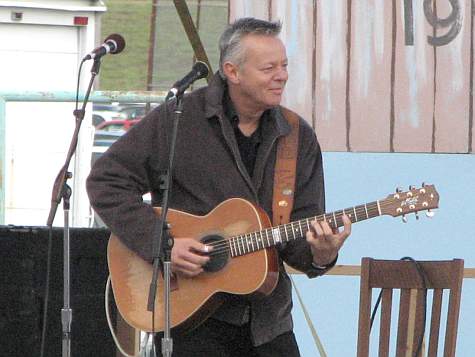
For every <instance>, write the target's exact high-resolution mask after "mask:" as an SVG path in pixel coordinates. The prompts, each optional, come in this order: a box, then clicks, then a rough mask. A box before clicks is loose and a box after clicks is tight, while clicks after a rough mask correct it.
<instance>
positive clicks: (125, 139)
mask: <svg viewBox="0 0 475 357" xmlns="http://www.w3.org/2000/svg"><path fill="white" fill-rule="evenodd" d="M159 116H160V115H159V112H158V110H157V109H156V110H155V111H153V112H152V113H151V114H149V115H148V116H147V117H145V118H144V119H142V120H141V121H140V122H139V123H138V124H136V125H135V126H134V127H133V128H131V129H130V130H129V131H128V132H127V133H126V134H124V135H123V136H122V137H121V138H120V139H119V140H118V141H116V142H115V143H114V144H113V145H112V146H111V147H110V148H109V149H108V150H107V151H106V152H105V153H104V154H103V155H102V156H101V157H100V158H99V159H98V160H97V161H96V163H95V164H94V166H93V168H92V169H91V172H90V174H89V177H88V179H87V182H86V186H87V192H88V196H89V200H90V203H91V205H92V207H93V209H94V210H95V212H96V213H97V214H98V215H99V216H100V217H101V218H102V220H103V221H104V223H105V224H106V225H107V226H108V228H109V229H110V230H111V232H112V233H113V234H115V235H116V236H118V237H119V239H120V240H121V241H122V242H124V244H125V245H126V246H127V247H128V248H129V249H131V250H133V251H134V252H136V253H137V254H139V255H140V256H141V257H142V258H144V259H146V260H149V261H150V260H151V258H152V242H153V238H154V237H155V236H156V234H157V231H158V228H159V222H160V221H159V219H158V217H157V215H156V214H155V212H154V210H153V208H152V206H151V205H149V204H147V203H145V202H144V201H143V198H142V197H143V195H144V194H145V193H147V192H150V191H152V190H153V189H154V187H153V185H154V182H155V178H154V177H153V176H154V170H152V166H153V165H152V159H151V157H152V156H151V154H152V153H154V156H155V155H159V152H160V148H159V147H160V145H162V144H163V143H162V142H163V141H164V139H163V138H160V137H158V136H159V134H158V133H159V132H160V130H159V120H158V118H159ZM161 132H166V130H161Z"/></svg>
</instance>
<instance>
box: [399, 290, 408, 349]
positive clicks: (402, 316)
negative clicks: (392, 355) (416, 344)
mask: <svg viewBox="0 0 475 357" xmlns="http://www.w3.org/2000/svg"><path fill="white" fill-rule="evenodd" d="M410 299H411V290H410V289H402V290H401V298H400V300H399V318H398V328H397V344H396V356H405V355H406V351H407V349H408V346H407V332H408V328H409V326H408V324H409V304H410Z"/></svg>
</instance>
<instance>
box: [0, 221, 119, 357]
mask: <svg viewBox="0 0 475 357" xmlns="http://www.w3.org/2000/svg"><path fill="white" fill-rule="evenodd" d="M108 237H109V232H108V231H107V230H106V229H99V228H97V229H93V228H71V229H70V262H71V264H70V269H71V270H70V274H71V280H70V283H71V285H70V287H71V290H70V293H71V295H70V301H71V305H70V306H71V309H72V324H71V353H72V356H95V357H99V356H107V357H110V356H115V353H116V352H115V351H116V349H115V345H114V343H113V340H112V337H111V334H110V331H109V327H108V325H107V321H106V316H105V309H104V293H105V284H106V280H107V276H108V268H107V258H106V250H107V241H108ZM52 243H53V244H52V264H51V280H50V293H49V296H50V299H49V307H48V329H47V337H46V348H45V356H51V357H53V356H61V355H62V352H61V346H62V337H61V336H62V325H61V309H62V308H63V229H62V228H54V229H53V240H52ZM47 251H48V229H47V228H46V227H20V226H0V257H1V259H0V356H8V357H12V356H39V352H40V345H41V331H42V316H43V304H44V296H45V282H46V267H47ZM110 297H111V299H113V294H112V293H110ZM112 305H113V303H112ZM112 312H113V316H112V318H113V322H114V325H115V318H116V310H115V309H112Z"/></svg>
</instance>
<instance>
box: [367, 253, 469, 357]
mask: <svg viewBox="0 0 475 357" xmlns="http://www.w3.org/2000/svg"><path fill="white" fill-rule="evenodd" d="M417 263H418V264H419V266H420V267H421V268H422V269H423V271H424V272H425V274H426V277H427V280H428V281H427V282H426V283H424V279H422V277H421V274H420V273H419V272H418V269H417V266H416V264H415V263H414V262H413V261H407V260H376V259H371V258H363V259H362V262H361V287H360V311H359V322H358V325H359V326H358V357H367V356H369V346H370V343H369V340H370V320H371V312H372V310H371V297H372V289H373V288H380V289H382V299H381V315H380V326H379V354H378V355H379V357H383V356H389V349H390V332H391V310H392V306H393V300H395V299H393V298H394V296H395V295H396V294H394V295H393V291H394V290H395V289H398V290H400V294H399V297H400V299H399V314H398V315H399V316H398V321H397V330H398V331H397V340H396V345H395V347H394V348H395V351H396V354H395V355H396V356H398V357H399V356H404V357H406V356H408V357H409V356H410V357H413V356H414V355H415V353H416V351H417V347H418V344H419V340H420V337H421V334H422V332H423V331H424V321H425V317H424V316H427V320H429V317H430V325H429V326H430V328H428V331H427V332H428V333H429V345H428V350H427V356H428V357H435V356H437V349H438V345H439V331H440V324H441V320H442V319H441V314H442V310H445V309H442V300H443V296H444V295H443V291H444V290H448V291H449V292H448V295H449V301H448V309H447V319H446V321H447V323H446V327H445V341H444V356H445V357H449V356H455V345H456V339H457V325H458V316H459V310H460V296H461V290H462V280H463V260H462V259H454V260H449V261H418V262H417ZM427 290H433V291H432V308H431V310H430V311H429V306H427V315H424V314H425V313H426V310H425V309H424V308H425V306H424V301H425V300H424V298H426V299H427ZM446 295H447V293H446V294H445V296H446ZM426 301H427V304H428V302H429V299H427V300H426ZM395 303H396V302H395ZM372 355H374V354H372ZM423 355H424V356H425V354H422V353H421V354H419V356H423Z"/></svg>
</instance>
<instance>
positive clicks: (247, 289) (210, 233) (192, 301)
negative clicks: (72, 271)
mask: <svg viewBox="0 0 475 357" xmlns="http://www.w3.org/2000/svg"><path fill="white" fill-rule="evenodd" d="M155 210H156V213H157V215H159V214H160V211H161V210H160V208H155ZM168 222H169V224H170V225H171V230H170V232H171V235H172V236H173V237H174V238H175V239H180V238H183V237H193V238H196V239H198V240H201V241H206V240H207V239H209V237H217V236H220V237H222V238H223V239H224V241H223V242H225V241H226V240H227V239H228V238H229V237H232V236H236V235H240V234H244V233H249V232H254V231H259V230H262V229H264V228H267V227H269V226H270V221H269V218H268V217H267V215H266V214H265V212H264V211H263V210H262V209H260V208H259V207H257V206H255V205H253V204H251V203H250V202H248V201H246V200H243V199H239V198H232V199H229V200H227V201H224V202H223V203H221V204H220V205H219V206H217V207H216V208H215V209H213V210H212V211H211V212H210V213H209V214H207V215H205V216H196V215H191V214H188V213H184V212H180V211H177V210H169V211H168ZM221 263H222V264H219V265H220V266H218V268H215V269H213V271H205V272H204V273H202V274H200V275H198V276H196V277H194V278H185V277H183V276H179V275H175V274H174V276H173V278H172V281H171V290H172V291H171V295H170V315H171V327H172V328H173V330H174V331H176V330H179V331H183V330H187V329H189V328H192V327H194V326H196V325H198V324H199V323H201V322H203V321H204V320H205V319H206V318H207V317H208V316H209V315H210V314H212V313H213V312H214V311H215V310H216V309H217V308H218V307H219V305H220V304H221V301H220V293H231V294H240V295H247V294H251V293H254V292H259V293H263V294H269V293H270V292H272V290H273V289H274V288H275V286H276V284H277V281H278V276H279V274H278V260H277V252H276V251H275V248H266V249H262V250H258V251H256V252H252V253H250V254H245V255H240V256H236V257H230V256H229V258H228V259H227V260H226V259H225V260H224V262H221ZM108 264H109V271H110V275H111V280H112V288H113V291H114V297H115V301H116V304H117V307H118V310H119V312H120V314H121V315H122V316H123V318H124V319H125V320H126V321H127V323H128V324H130V325H131V326H133V327H135V328H137V329H139V330H142V331H149V332H150V331H152V313H151V312H150V311H148V310H147V299H148V291H149V286H150V282H151V279H152V265H151V264H149V263H148V262H146V261H144V260H143V259H142V258H140V257H139V256H138V255H137V254H135V253H134V252H132V251H131V250H129V249H128V248H127V247H126V246H125V245H124V244H123V243H122V242H121V241H120V240H119V238H117V237H116V236H114V235H111V237H110V240H109V244H108ZM221 265H223V266H222V267H221ZM159 275H160V276H159V283H158V289H157V295H156V302H155V324H154V325H155V326H154V327H155V331H156V332H160V331H163V330H164V299H163V288H164V282H163V279H162V274H159Z"/></svg>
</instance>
